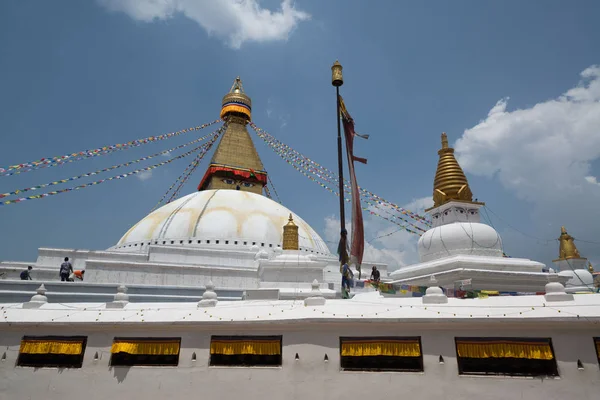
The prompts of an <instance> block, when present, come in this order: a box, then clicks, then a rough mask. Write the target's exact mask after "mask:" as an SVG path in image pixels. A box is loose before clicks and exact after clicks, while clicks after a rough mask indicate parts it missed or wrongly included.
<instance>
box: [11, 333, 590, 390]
mask: <svg viewBox="0 0 600 400" xmlns="http://www.w3.org/2000/svg"><path fill="white" fill-rule="evenodd" d="M566 325H567V324H565V323H563V324H561V325H560V326H558V325H546V326H543V325H541V324H539V325H528V326H527V327H525V326H523V325H520V326H515V327H511V326H510V325H507V324H502V328H501V329H499V326H497V327H491V326H487V327H480V328H477V327H474V326H472V325H471V326H469V327H468V328H467V327H461V328H460V329H458V328H456V325H454V327H453V326H452V325H448V326H447V327H441V326H440V325H439V324H438V325H436V326H435V327H433V326H432V325H431V324H428V325H421V326H420V327H419V326H417V325H411V326H407V325H402V324H369V325H365V324H363V325H362V326H361V325H355V324H345V325H340V324H324V323H321V324H312V325H307V324H301V325H281V324H279V325H272V326H271V328H267V327H264V326H263V327H257V326H256V324H255V325H254V326H250V325H244V326H242V325H237V326H228V327H227V328H223V327H216V326H212V327H211V326H207V325H201V326H200V325H196V326H193V325H189V326H173V325H171V326H164V327H160V328H158V327H150V326H145V327H143V328H133V327H131V328H128V327H112V328H111V327H104V326H97V327H94V328H92V327H88V328H77V327H75V326H65V327H62V328H60V327H55V328H52V329H49V328H48V329H46V328H43V327H33V326H32V327H30V328H25V327H15V326H13V327H2V328H0V353H3V352H6V360H4V361H2V362H0V399H2V400H4V399H7V400H8V399H11V400H12V399H15V400H21V399H61V400H80V399H85V400H96V399H98V400H106V399H128V400H135V399H144V400H149V399H169V400H177V399H186V400H189V399H210V400H213V399H214V400H217V399H243V400H253V399H257V400H267V399H269V400H270V399H273V400H279V399H282V400H283V399H285V400H292V399H302V400H304V399H310V400H320V399H326V400H333V399H345V400H348V399H361V400H365V399H373V400H376V399H384V398H385V399H388V398H389V399H391V398H396V399H398V398H402V399H418V400H422V399H436V400H440V399H453V400H454V399H456V400H458V399H461V400H462V399H485V400H496V399H497V400H511V399H527V400H536V399H543V400H549V399H561V400H562V399H577V400H584V399H590V400H591V399H594V400H597V399H598V398H600V397H599V394H598V393H599V392H598V388H599V387H600V369H599V367H598V362H597V359H596V354H595V350H594V345H593V341H592V337H593V336H594V335H598V334H599V331H598V329H597V328H596V329H593V328H592V327H590V328H589V329H588V328H582V329H579V328H573V327H569V328H568V327H567V326H566ZM432 329H433V330H432ZM23 334H28V335H48V334H59V335H88V342H87V348H86V352H85V359H84V363H83V368H81V369H64V370H57V369H37V370H36V369H33V368H22V367H15V363H16V360H17V356H18V348H19V341H20V338H21V336H22V335H23ZM211 334H224V335H236V334H268V335H273V334H282V335H283V367H282V368H215V367H208V358H209V343H210V335H211ZM340 335H343V336H377V335H379V336H384V335H392V336H421V340H422V347H423V353H424V365H425V372H424V373H391V372H390V373H382V372H379V373H378V372H341V371H340V369H339V363H340V359H339V336H340ZM114 336H181V337H182V342H181V345H182V348H181V353H180V360H179V366H178V367H169V368H164V367H131V368H127V367H117V368H111V367H110V366H109V359H110V353H109V351H110V345H111V342H112V339H113V337H114ZM455 336H532V337H548V336H551V337H552V339H553V345H554V350H555V355H556V357H557V359H558V360H559V362H558V367H559V373H560V378H556V379H543V380H542V379H534V378H510V377H482V376H478V377H466V376H459V375H458V369H457V363H456V358H455V345H454V337H455ZM96 352H98V354H99V356H100V359H99V360H98V361H94V360H93V358H94V354H95V353H96ZM194 352H195V353H196V356H197V361H196V362H193V361H192V360H191V359H192V353H194ZM296 353H298V355H299V357H300V360H298V361H295V360H294V357H295V354H296ZM325 354H327V355H328V357H329V362H327V363H326V362H324V361H323V358H324V356H325ZM440 355H442V356H443V357H444V360H445V363H444V364H440V363H439V361H438V360H439V356H440ZM578 359H580V360H581V361H582V362H583V364H584V367H585V368H584V370H583V371H580V370H578V369H577V360H578Z"/></svg>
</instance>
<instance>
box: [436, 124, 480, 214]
mask: <svg viewBox="0 0 600 400" xmlns="http://www.w3.org/2000/svg"><path fill="white" fill-rule="evenodd" d="M438 155H439V156H440V159H439V161H438V165H437V171H436V172H435V180H434V182H433V203H434V207H439V206H441V205H442V204H444V203H447V202H449V201H452V200H456V201H462V202H472V201H473V193H471V188H469V182H468V181H467V177H466V176H465V173H464V172H463V170H462V168H461V167H460V165H459V164H458V161H456V158H455V157H454V149H453V148H451V147H449V146H448V136H447V135H446V132H444V133H442V148H441V149H440V150H438Z"/></svg>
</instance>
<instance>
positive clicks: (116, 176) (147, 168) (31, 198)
mask: <svg viewBox="0 0 600 400" xmlns="http://www.w3.org/2000/svg"><path fill="white" fill-rule="evenodd" d="M203 146H205V145H202V146H198V147H196V148H193V149H192V150H190V151H188V152H187V153H183V154H181V155H178V156H177V157H173V158H171V159H169V160H166V161H163V162H160V163H158V164H154V165H150V166H148V167H145V168H140V169H136V170H134V171H131V172H127V173H125V174H120V175H115V176H111V177H110V178H106V179H100V180H97V181H94V182H89V183H85V184H82V185H78V186H73V187H70V188H65V189H60V190H55V191H52V192H47V193H42V194H36V195H32V196H27V197H21V198H19V199H15V200H6V201H0V206H6V205H9V204H17V203H21V202H23V201H25V200H37V199H43V198H45V197H49V196H54V195H57V194H61V193H66V192H71V191H74V190H79V189H83V188H86V187H90V186H94V185H99V184H101V183H104V182H108V181H112V180H115V179H123V178H127V177H129V176H133V175H137V174H139V173H141V172H145V171H150V170H153V169H155V168H158V167H161V166H163V165H166V164H169V163H172V162H173V161H175V160H179V159H180V158H184V157H187V156H189V155H190V154H193V153H194V152H196V151H198V150H200V149H201V148H202V147H203Z"/></svg>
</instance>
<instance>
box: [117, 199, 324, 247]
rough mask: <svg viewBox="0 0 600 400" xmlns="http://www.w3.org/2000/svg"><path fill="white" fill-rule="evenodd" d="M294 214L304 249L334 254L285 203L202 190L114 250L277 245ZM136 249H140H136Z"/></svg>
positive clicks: (148, 220) (156, 214) (142, 225)
mask: <svg viewBox="0 0 600 400" xmlns="http://www.w3.org/2000/svg"><path fill="white" fill-rule="evenodd" d="M290 214H292V215H293V218H294V222H295V223H296V225H298V236H299V245H300V250H301V251H306V252H308V253H313V254H325V255H330V251H329V248H328V247H327V245H326V244H325V242H324V241H323V239H321V237H320V236H319V235H318V234H317V233H316V232H315V231H314V230H313V229H312V228H311V227H310V225H308V224H307V223H306V222H305V221H304V220H303V219H302V218H300V217H299V216H298V215H296V214H294V213H293V212H291V211H290V210H289V209H287V208H286V207H284V206H282V205H281V204H279V203H277V202H275V201H273V200H271V199H269V198H267V197H264V196H262V195H259V194H255V193H251V192H246V191H242V190H224V189H220V190H203V191H199V192H195V193H192V194H189V195H187V196H184V197H182V198H180V199H178V200H176V201H173V202H172V203H169V204H167V205H165V206H163V207H161V208H159V209H157V210H155V211H153V212H152V213H150V214H149V215H148V216H146V217H145V218H144V219H142V220H141V221H140V222H138V223H137V224H135V225H134V226H133V227H132V228H131V229H129V231H127V233H126V234H125V235H124V236H123V237H122V238H121V240H120V241H119V242H118V243H117V245H116V246H114V247H113V248H112V249H111V250H126V251H127V250H131V251H136V250H138V249H139V248H140V247H141V246H147V245H150V244H152V245H178V246H182V245H183V246H196V245H199V244H201V245H206V244H222V245H223V244H229V245H232V246H233V245H238V246H245V247H247V248H251V247H252V246H258V247H261V248H266V249H275V248H277V246H281V244H282V236H283V226H284V225H285V224H286V223H287V222H288V218H289V215H290ZM134 249H135V250H134Z"/></svg>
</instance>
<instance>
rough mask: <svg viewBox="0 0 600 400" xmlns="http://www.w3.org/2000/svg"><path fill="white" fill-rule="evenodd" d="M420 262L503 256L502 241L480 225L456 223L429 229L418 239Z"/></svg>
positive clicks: (493, 231) (486, 226)
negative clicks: (470, 256)
mask: <svg viewBox="0 0 600 400" xmlns="http://www.w3.org/2000/svg"><path fill="white" fill-rule="evenodd" d="M418 248H419V258H420V260H421V262H426V261H431V260H436V259H438V258H442V257H448V256H454V255H459V254H462V255H476V256H489V257H502V256H503V251H502V239H501V238H500V235H499V234H498V232H496V230H495V229H494V228H492V227H491V226H489V225H485V224H482V223H478V222H454V223H450V224H446V225H441V226H438V227H435V228H431V229H429V230H428V231H427V232H425V233H424V234H423V236H421V238H420V239H419V244H418Z"/></svg>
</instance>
